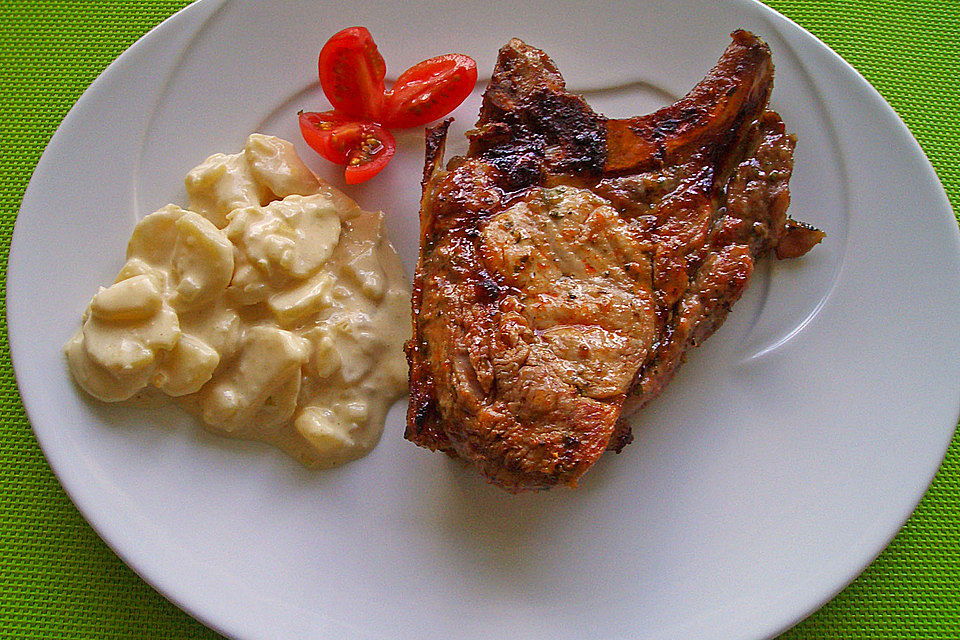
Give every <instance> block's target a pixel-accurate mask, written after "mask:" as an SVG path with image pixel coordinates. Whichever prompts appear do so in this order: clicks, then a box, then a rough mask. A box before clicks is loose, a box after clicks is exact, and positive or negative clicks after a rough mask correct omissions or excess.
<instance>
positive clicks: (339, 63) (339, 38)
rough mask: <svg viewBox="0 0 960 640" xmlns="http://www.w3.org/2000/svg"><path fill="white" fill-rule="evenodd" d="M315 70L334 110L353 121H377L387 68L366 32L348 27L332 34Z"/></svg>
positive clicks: (381, 104)
mask: <svg viewBox="0 0 960 640" xmlns="http://www.w3.org/2000/svg"><path fill="white" fill-rule="evenodd" d="M317 68H318V71H319V75H320V86H321V87H322V88H323V93H324V94H325V95H326V96H327V99H328V100H329V101H330V104H331V105H333V108H334V109H335V110H337V111H339V112H340V113H342V114H345V115H348V116H353V118H354V119H357V120H368V121H377V122H379V121H380V115H381V112H382V110H383V102H384V90H385V87H384V83H383V79H384V77H385V76H386V73H387V66H386V64H385V63H384V61H383V56H381V55H380V52H379V51H378V50H377V45H376V43H374V41H373V37H372V36H371V35H370V32H369V31H367V30H366V29H365V28H364V27H349V28H347V29H344V30H343V31H340V32H339V33H337V34H335V35H334V36H333V37H332V38H330V39H329V40H327V43H326V44H325V45H323V49H321V50H320V57H319V59H318V60H317Z"/></svg>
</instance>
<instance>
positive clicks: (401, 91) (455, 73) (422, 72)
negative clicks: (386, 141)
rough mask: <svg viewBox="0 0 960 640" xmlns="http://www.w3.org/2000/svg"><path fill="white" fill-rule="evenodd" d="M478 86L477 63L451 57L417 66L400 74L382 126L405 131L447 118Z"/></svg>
mask: <svg viewBox="0 0 960 640" xmlns="http://www.w3.org/2000/svg"><path fill="white" fill-rule="evenodd" d="M476 84H477V63H476V62H474V60H473V58H470V57H469V56H465V55H461V54H457V53H451V54H448V55H445V56H437V57H435V58H430V59H428V60H424V61H423V62H420V63H417V64H415V65H413V66H412V67H410V68H409V69H407V70H406V71H404V72H403V73H402V74H400V77H399V78H397V81H396V82H395V83H394V85H393V89H392V90H391V91H390V92H389V93H388V94H386V96H385V98H386V100H385V104H384V105H383V112H382V117H381V119H380V120H379V122H381V123H383V125H384V126H386V127H391V128H395V129H406V128H409V127H416V126H422V125H425V124H427V123H428V122H432V121H434V120H438V119H440V118H442V117H443V116H445V115H447V114H448V113H450V112H451V111H453V110H454V109H456V108H457V107H458V106H460V103H462V102H463V101H464V100H466V99H467V96H469V95H470V93H471V92H472V91H473V87H474V86H475V85H476Z"/></svg>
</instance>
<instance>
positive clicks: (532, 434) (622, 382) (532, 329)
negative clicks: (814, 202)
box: [405, 31, 823, 492]
mask: <svg viewBox="0 0 960 640" xmlns="http://www.w3.org/2000/svg"><path fill="white" fill-rule="evenodd" d="M732 37H733V43H732V44H731V45H730V46H729V47H728V49H727V50H726V52H725V53H724V54H723V56H722V57H721V59H720V61H719V63H718V64H717V66H716V67H715V68H714V69H713V70H712V71H711V72H710V73H709V75H707V77H706V78H705V79H704V80H703V81H701V82H700V83H699V84H698V85H697V86H696V87H695V88H694V89H693V90H692V91H691V92H690V93H689V94H687V95H686V96H685V97H684V98H682V99H681V100H680V101H678V102H677V103H675V104H673V105H671V106H669V107H665V108H663V109H660V110H659V111H657V112H655V113H653V114H650V115H646V116H639V117H636V118H629V119H624V120H612V119H607V118H605V117H603V116H602V115H599V114H597V113H595V112H594V111H593V110H592V109H591V108H590V107H589V106H588V105H587V104H586V102H585V101H584V100H583V99H582V98H581V97H579V96H576V95H573V94H571V93H568V92H567V91H566V89H565V87H564V82H563V78H562V77H561V76H560V73H559V72H558V71H557V68H556V66H555V65H554V64H553V62H552V61H551V60H550V58H548V57H547V55H546V54H545V53H543V52H542V51H539V50H537V49H535V48H533V47H530V46H528V45H526V44H524V43H523V42H521V41H520V40H516V39H514V40H511V41H510V43H509V44H507V45H506V46H505V47H503V48H502V49H501V50H500V54H499V58H498V61H497V65H496V68H495V70H494V74H493V78H492V80H491V82H490V85H489V87H488V88H487V90H486V92H485V93H484V97H483V105H482V107H481V111H480V119H479V121H478V123H477V126H476V129H474V130H472V131H471V132H470V133H469V134H468V136H469V138H470V147H469V151H468V153H467V156H466V157H455V158H453V159H452V160H451V161H450V162H449V163H448V164H447V166H446V167H444V165H443V162H442V159H443V150H444V141H445V137H446V132H447V127H448V126H449V121H447V122H444V123H443V124H441V125H439V126H437V127H435V128H433V129H432V130H429V131H428V134H427V153H426V163H425V167H424V179H423V199H422V201H421V211H420V259H419V263H418V265H417V271H416V277H415V282H414V294H413V328H414V333H413V338H412V340H411V341H410V342H409V343H408V344H407V357H408V360H409V363H410V394H411V395H410V405H409V410H408V414H407V429H406V433H405V436H406V438H408V439H409V440H412V441H413V442H415V443H417V444H419V445H421V446H424V447H428V448H430V449H434V450H440V451H444V452H447V453H449V454H451V455H453V456H456V457H459V458H462V459H464V460H466V461H467V462H469V463H472V464H474V465H476V467H477V468H478V469H479V470H480V472H481V473H482V474H483V475H484V476H486V477H487V478H488V479H489V480H490V481H491V482H493V483H495V484H497V485H499V486H501V487H503V488H504V489H506V490H508V491H511V492H519V491H523V490H528V489H545V488H549V487H552V486H554V485H558V484H559V485H568V486H573V485H575V484H576V482H577V480H578V479H579V478H580V477H581V476H582V475H583V473H584V472H585V471H586V470H587V469H588V468H590V466H591V465H592V464H593V463H594V462H596V460H597V458H599V457H600V455H601V454H603V452H604V451H606V450H608V449H613V450H615V451H619V450H620V448H621V447H623V446H624V445H625V444H627V443H628V442H629V441H630V428H629V426H628V424H627V423H626V421H625V420H623V417H624V416H625V415H626V414H628V413H629V412H631V411H633V410H635V409H637V408H639V407H640V406H642V405H643V404H645V403H646V402H648V401H649V400H650V399H652V398H653V397H654V396H656V395H657V394H658V393H659V392H660V391H661V390H662V389H663V387H664V386H665V385H666V384H667V382H668V381H669V380H670V378H671V376H672V375H673V373H674V372H675V371H676V369H677V367H678V366H680V364H681V362H682V361H683V357H684V352H685V351H686V350H687V349H689V348H690V347H693V346H696V345H697V344H699V343H700V342H701V341H703V340H704V339H705V338H707V336H709V335H710V334H711V333H712V332H713V331H714V330H715V329H716V328H717V327H718V326H719V325H720V324H721V323H722V322H723V320H724V318H725V316H726V314H727V312H728V311H729V310H730V307H731V305H732V304H733V303H734V302H735V301H736V300H737V299H738V298H739V297H740V294H741V293H742V292H743V290H744V288H745V287H746V285H747V281H748V280H749V278H750V274H751V273H752V271H753V267H754V263H755V261H756V260H757V259H758V258H760V257H762V256H764V255H765V254H767V253H769V252H771V251H774V252H776V254H777V256H778V257H781V258H787V257H796V256H800V255H802V254H804V253H806V252H807V251H808V250H809V249H810V248H811V247H813V246H814V245H815V244H816V243H817V242H819V241H820V239H821V238H822V236H823V234H822V233H821V232H820V231H818V230H816V229H813V228H812V227H809V226H806V225H804V224H802V223H798V222H795V221H793V220H791V219H790V218H788V217H787V215H786V210H787V205H788V204H789V190H788V182H789V179H790V173H791V169H792V166H793V148H794V142H795V141H794V138H793V136H792V135H788V134H787V133H786V132H785V129H784V125H783V122H782V121H781V120H780V117H779V116H778V115H777V114H776V113H774V112H773V111H770V110H768V109H767V101H768V98H769V95H770V90H771V88H772V84H773V65H772V63H771V60H770V51H769V49H768V48H767V46H766V44H764V43H763V42H762V41H761V40H760V39H759V38H757V37H756V36H754V35H753V34H750V33H747V32H745V31H737V32H735V33H733V36H732Z"/></svg>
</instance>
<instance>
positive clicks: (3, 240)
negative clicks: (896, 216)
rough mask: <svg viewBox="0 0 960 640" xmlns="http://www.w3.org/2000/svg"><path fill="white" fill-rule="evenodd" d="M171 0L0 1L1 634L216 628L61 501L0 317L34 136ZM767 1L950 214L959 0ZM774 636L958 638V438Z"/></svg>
mask: <svg viewBox="0 0 960 640" xmlns="http://www.w3.org/2000/svg"><path fill="white" fill-rule="evenodd" d="M184 4H185V3H184V2H182V1H169V0H168V1H142V2H84V1H75V2H62V1H57V2H52V1H49V0H48V1H44V2H19V1H15V2H11V1H9V0H0V12H2V13H0V51H2V58H0V62H2V64H0V91H2V111H0V283H3V284H2V285H0V286H2V287H3V292H2V293H3V296H0V307H2V309H0V311H2V313H0V324H2V325H3V326H2V328H0V638H3V639H7V638H125V639H135V638H136V639H139V638H157V639H160V638H171V639H173V638H177V639H180V638H217V637H219V636H217V634H215V633H213V632H212V631H209V630H207V629H205V628H204V627H203V626H202V625H200V624H199V623H198V622H196V621H194V620H193V619H192V618H190V617H189V616H187V615H186V614H184V613H182V612H181V611H180V610H178V609H177V608H176V607H174V606H173V605H171V604H170V603H168V602H167V601H166V600H164V599H163V597H161V596H160V595H158V594H157V593H156V592H155V591H153V589H151V588H150V587H149V586H147V585H146V584H145V583H144V582H142V581H141V580H140V579H139V578H138V577H137V576H136V575H135V574H134V573H133V572H132V571H131V570H130V569H128V568H127V567H126V566H125V565H124V564H123V563H122V562H121V561H120V560H119V559H118V558H117V557H116V556H115V555H114V554H113V553H112V552H111V551H110V550H109V549H108V548H107V547H106V545H104V543H103V542H102V541H101V540H100V539H99V538H98V537H97V535H96V534H95V533H94V532H93V530H92V529H91V528H90V527H89V525H87V524H86V522H85V521H84V520H83V518H82V517H81V516H80V514H79V513H78V512H77V511H76V509H75V508H74V507H73V506H72V504H71V503H70V501H69V500H68V499H67V497H66V495H65V494H64V493H63V490H62V489H61V488H60V486H59V484H58V483H57V481H56V479H55V478H54V476H53V474H52V472H51V471H50V469H49V467H48V466H47V465H46V462H45V461H44V458H43V455H42V454H41V452H40V449H39V447H38V445H37V442H36V440H35V439H34V437H33V434H32V432H31V431H30V426H29V424H28V423H27V420H26V417H25V416H24V413H23V408H22V406H21V405H20V400H19V396H18V395H17V390H16V386H15V384H14V380H13V373H12V370H11V365H10V355H9V347H8V343H7V336H6V325H5V319H6V306H5V304H6V302H5V294H6V287H5V283H6V279H5V274H6V260H7V254H8V250H9V246H10V237H11V234H12V233H13V222H14V218H15V216H16V213H17V210H18V208H19V206H20V200H21V198H22V197H23V192H24V190H25V188H26V185H27V181H28V180H29V178H30V174H31V172H32V171H33V168H34V166H35V165H36V163H37V161H38V160H39V158H40V154H41V152H42V151H43V148H44V146H45V145H46V143H47V141H48V140H49V138H50V136H51V135H52V134H53V132H54V130H55V129H56V127H57V125H58V124H59V123H60V121H61V120H62V118H63V117H64V116H65V115H66V113H67V111H68V110H69V108H70V107H71V106H72V105H73V103H74V101H76V99H77V98H78V97H79V96H80V94H81V93H82V92H83V90H84V89H85V88H86V87H87V85H89V83H90V82H92V81H93V79H94V78H95V77H96V76H97V74H99V73H100V72H101V71H102V70H103V69H104V67H106V65H107V64H108V63H109V62H110V61H111V60H113V59H114V58H116V57H117V56H118V55H119V54H120V53H121V52H122V51H123V50H124V49H126V48H127V47H128V46H130V45H131V44H133V43H134V42H135V41H136V39H137V38H139V37H140V36H141V35H143V34H144V33H145V32H146V31H147V30H148V29H150V28H151V27H153V26H154V25H155V24H157V23H159V22H160V21H161V20H162V19H164V18H166V17H167V16H169V15H170V14H172V13H173V12H174V11H176V10H177V9H179V8H180V7H181V6H183V5H184ZM768 4H769V5H770V6H772V7H773V8H775V9H777V10H779V11H781V12H782V13H784V14H786V15H787V16H789V17H791V18H793V19H794V20H795V21H797V22H798V23H800V24H801V25H803V26H804V27H806V28H807V29H809V30H810V31H812V32H813V33H814V34H815V35H817V36H818V37H820V38H821V39H823V40H824V41H825V42H826V43H827V44H829V45H830V46H831V47H832V48H833V49H834V50H836V51H837V52H838V53H840V55H842V56H843V57H844V58H846V59H847V60H848V61H849V62H850V63H852V64H853V66H855V67H856V68H857V69H859V70H860V72H861V73H863V74H864V75H865V76H866V78H867V79H868V80H869V81H870V82H871V83H872V84H873V85H874V86H875V87H877V89H879V90H880V93H882V94H883V95H884V97H885V98H886V99H887V100H888V101H889V102H890V103H891V104H892V105H893V107H894V108H895V109H896V110H897V112H898V113H899V114H900V115H901V116H902V117H903V119H904V120H905V121H906V123H907V124H908V126H909V127H910V129H911V130H912V131H913V133H914V135H916V137H917V139H918V140H919V141H920V144H921V145H922V146H923V148H924V150H925V151H926V153H927V155H928V156H929V157H930V159H931V161H932V162H933V165H934V167H935V168H936V170H937V173H938V174H939V176H940V179H941V180H942V181H943V183H944V185H945V187H946V189H947V193H948V195H949V197H950V201H951V203H952V204H953V206H954V211H957V210H958V203H960V93H958V89H957V86H958V84H957V78H958V77H960V2H958V1H957V0H937V1H927V2H910V1H907V0H891V1H886V2H871V1H870V0H856V1H854V0H848V1H844V0H829V1H812V0H769V1H768ZM954 284H955V283H954ZM958 312H960V310H958ZM958 340H960V336H958ZM931 391H933V390H931ZM783 638H786V639H788V640H800V639H810V638H817V639H819V638H870V639H878V638H890V639H899V638H931V639H932V638H937V639H941V638H960V437H957V438H955V439H954V442H953V445H952V446H951V448H950V451H949V452H948V454H947V458H946V460H945V462H944V464H943V467H942V468H941V469H940V472H939V473H938V475H937V477H936V479H935V480H934V482H933V485H932V487H931V488H930V491H929V492H928V493H927V495H926V497H925V498H924V499H923V502H922V503H921V504H920V506H919V508H918V509H917V511H916V513H915V514H914V515H913V517H911V519H910V520H909V521H908V522H907V524H906V526H905V527H904V528H903V530H902V531H901V532H900V534H899V535H898V536H897V538H896V539H895V540H894V541H893V543H892V544H891V545H890V546H889V547H888V548H887V549H886V551H884V552H883V553H882V554H881V555H880V557H879V558H878V559H877V560H876V561H875V562H874V563H873V564H872V565H871V566H870V567H869V568H868V569H867V570H866V571H865V572H864V574H863V575H862V576H861V577H860V578H859V579H858V580H857V581H856V582H854V583H853V584H852V585H851V586H850V587H848V588H847V589H846V590H845V591H843V593H841V594H840V595H839V596H837V597H836V598H835V599H834V600H833V601H831V602H830V603H828V604H827V605H826V606H825V607H824V608H823V609H821V610H820V611H819V612H817V613H816V614H814V615H813V616H811V617H810V618H809V619H807V620H806V621H804V622H803V623H801V624H800V625H799V626H798V627H796V628H795V629H793V630H792V631H790V632H789V633H787V634H785V635H784V636H783Z"/></svg>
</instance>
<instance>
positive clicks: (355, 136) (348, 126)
mask: <svg viewBox="0 0 960 640" xmlns="http://www.w3.org/2000/svg"><path fill="white" fill-rule="evenodd" d="M300 132H301V133H302V134H303V139H304V140H305V141H306V143H307V144H308V145H310V147H311V148H313V150H314V151H316V152H317V153H319V154H320V155H322V156H323V157H324V158H326V159H327V160H329V161H330V162H333V163H335V164H342V165H346V166H347V168H346V170H345V171H344V178H345V179H346V182H347V184H358V183H360V182H365V181H367V180H369V179H370V178H372V177H373V176H375V175H377V174H378V173H380V171H381V170H382V169H383V168H384V167H385V166H387V163H388V162H390V158H392V157H393V154H394V153H395V152H396V150H397V141H396V140H395V139H394V137H393V135H392V134H391V133H390V132H389V131H387V130H386V129H384V128H383V127H381V126H380V125H378V124H376V123H373V122H356V121H354V120H352V119H351V118H349V117H346V116H344V115H343V114H340V113H337V112H336V111H325V112H323V113H316V112H301V113H300Z"/></svg>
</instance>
